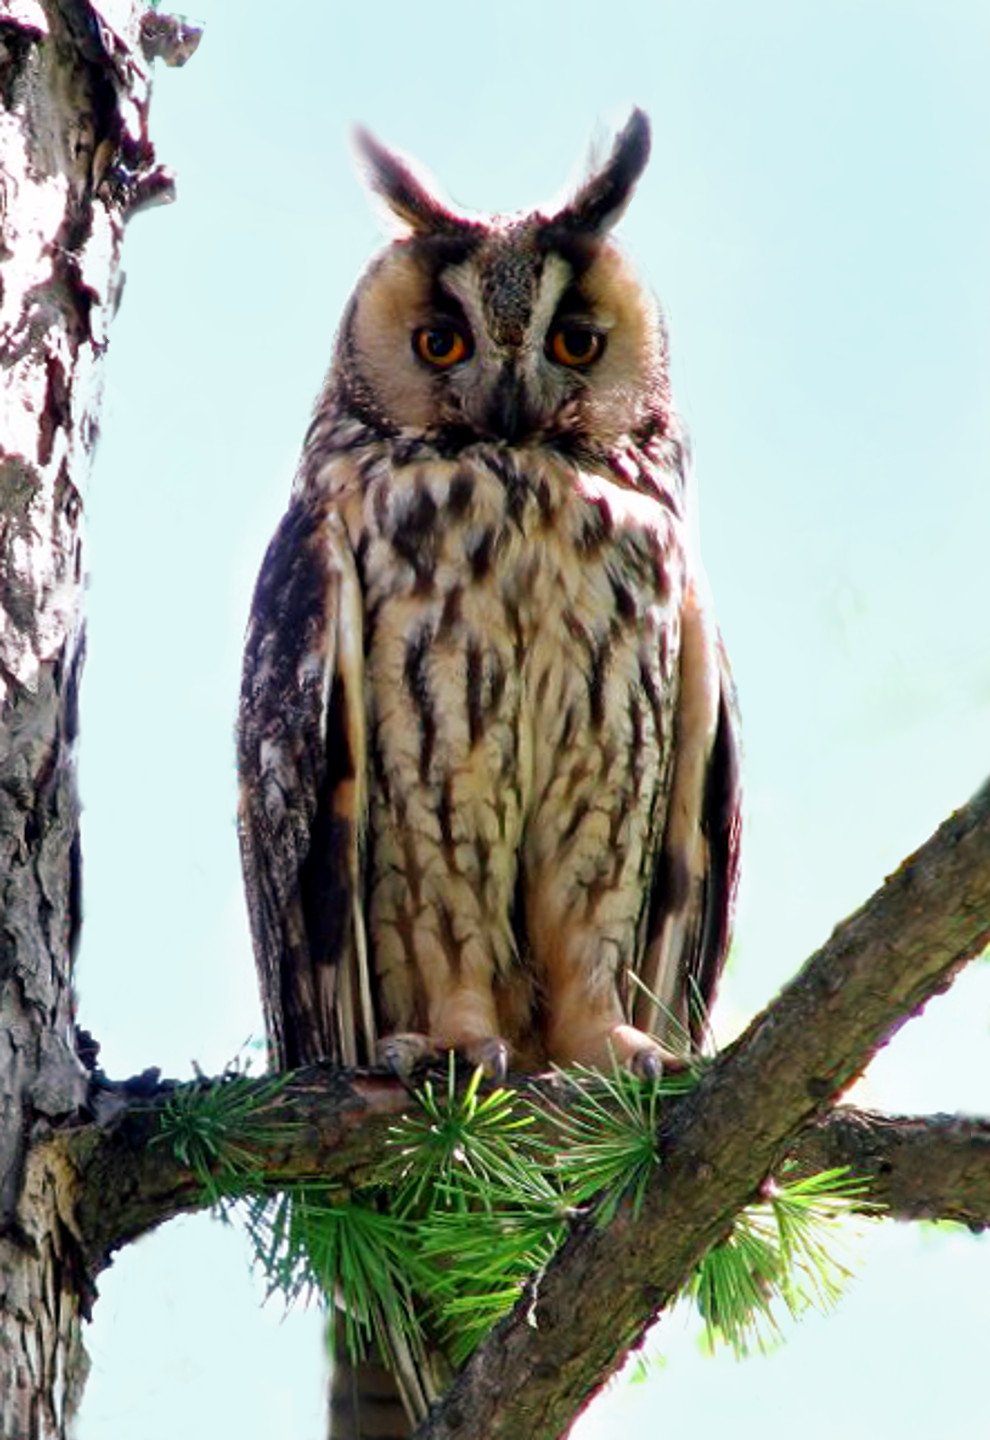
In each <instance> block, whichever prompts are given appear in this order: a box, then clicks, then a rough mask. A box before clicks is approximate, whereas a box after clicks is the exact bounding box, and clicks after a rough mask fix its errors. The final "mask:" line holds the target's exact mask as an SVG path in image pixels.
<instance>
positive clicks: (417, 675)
mask: <svg viewBox="0 0 990 1440" xmlns="http://www.w3.org/2000/svg"><path fill="white" fill-rule="evenodd" d="M432 649H433V631H432V630H431V628H430V626H429V625H424V626H422V627H421V629H419V630H418V631H417V632H416V633H415V634H414V635H412V636H411V637H410V639H409V643H408V645H407V646H406V659H405V665H404V667H403V678H404V679H405V682H406V688H407V689H408V691H409V694H410V695H411V696H412V701H413V704H414V705H415V707H416V714H417V716H418V717H419V778H420V780H422V782H423V784H424V785H425V784H426V783H427V782H428V781H429V778H430V765H431V763H432V760H433V747H434V745H435V743H436V738H437V717H436V709H435V704H434V697H433V691H432V690H431V688H430V654H431V651H432Z"/></svg>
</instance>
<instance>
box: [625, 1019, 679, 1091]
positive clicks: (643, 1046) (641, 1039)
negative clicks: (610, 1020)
mask: <svg viewBox="0 0 990 1440" xmlns="http://www.w3.org/2000/svg"><path fill="white" fill-rule="evenodd" d="M608 1048H609V1051H610V1053H611V1055H612V1056H613V1057H614V1060H615V1063H616V1064H617V1065H624V1066H625V1067H626V1069H627V1070H631V1071H632V1073H633V1074H634V1075H638V1076H639V1077H640V1079H641V1080H659V1079H660V1076H661V1075H663V1074H664V1072H665V1071H671V1070H683V1069H684V1067H685V1063H686V1062H685V1060H684V1057H683V1056H681V1055H675V1054H674V1053H673V1051H671V1050H667V1049H665V1048H664V1046H663V1045H661V1044H660V1043H659V1041H657V1040H654V1039H653V1036H652V1035H647V1034H646V1032H645V1031H644V1030H637V1029H636V1027H635V1025H614V1026H613V1027H612V1029H611V1030H610V1031H609V1035H608Z"/></svg>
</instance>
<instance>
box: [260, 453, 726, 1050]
mask: <svg viewBox="0 0 990 1440" xmlns="http://www.w3.org/2000/svg"><path fill="white" fill-rule="evenodd" d="M311 455H312V451H311ZM303 475H304V479H303V483H302V484H301V486H300V488H299V490H298V491H297V494H296V497H295V499H294V501H293V505H292V507H291V508H290V511H289V513H288V515H287V517H286V520H285V521H284V522H283V525H282V527H281V529H280V531H279V533H278V534H277V536H276V538H275V540H274V541H273V543H272V547H271V549H270V551H269V555H268V557H267V559H266V562H265V567H264V569H263V571H262V576H261V579H260V581H259V586H258V591H257V595H256V598H255V606H254V611H253V617H252V628H251V632H250V640H249V652H248V659H247V661H246V668H245V688H244V698H243V701H242V726H241V773H242V806H241V829H242V838H243V841H244V845H245V854H246V869H247V873H248V889H249V902H250V908H251V912H252V921H253V926H254V931H255V940H256V948H257V949H258V953H259V963H260V964H261V965H262V967H263V970H264V969H265V968H267V970H268V972H269V973H268V975H267V977H265V976H263V979H264V981H265V983H264V984H263V990H264V991H265V992H266V993H267V994H271V993H273V991H272V984H273V981H277V989H276V991H275V993H276V994H278V995H279V996H280V999H279V1001H278V1003H277V1004H276V1005H275V1006H273V1009H274V1010H275V1011H276V1012H281V1017H280V1018H279V1016H278V1015H277V1014H276V1015H275V1016H274V1017H273V1016H270V1017H269V1020H270V1025H271V1028H272V1035H273V1046H274V1050H275V1055H276V1058H277V1059H279V1060H281V1061H282V1062H283V1063H296V1062H297V1061H301V1060H305V1059H310V1058H315V1057H316V1056H317V1055H322V1054H327V1055H332V1056H335V1057H337V1058H340V1059H346V1060H349V1061H352V1062H353V1061H364V1060H368V1059H370V1058H371V1054H372V1047H373V1044H374V1040H375V1037H376V1035H378V1034H381V1033H383V1032H384V1033H388V1032H392V1031H416V1032H425V1033H427V1034H431V1035H435V1036H438V1037H439V1038H441V1039H442V1040H443V1042H444V1043H446V1044H452V1045H457V1044H461V1045H466V1044H469V1043H470V1042H471V1041H472V1039H474V1038H477V1037H480V1036H485V1035H500V1036H504V1037H505V1039H506V1040H507V1041H508V1042H509V1044H510V1046H511V1047H512V1048H513V1051H514V1060H515V1062H516V1063H518V1064H519V1065H520V1066H522V1067H534V1066H537V1065H541V1064H544V1063H545V1062H546V1061H547V1060H548V1059H553V1060H556V1061H560V1062H567V1061H570V1060H581V1061H585V1062H587V1063H601V1064H607V1063H608V1059H609V1056H608V1053H607V1052H606V1050H605V1042H604V1039H603V1037H604V1036H607V1035H608V1034H609V1033H610V1032H611V1031H612V1030H614V1029H615V1026H616V1025H617V1024H618V1023H619V1022H620V1021H622V1020H623V1019H625V1020H627V1021H628V1020H632V1019H634V1020H635V1022H636V1024H637V1025H638V1026H639V1027H640V1028H641V1029H646V1030H652V1031H654V1032H657V1033H661V1034H666V1037H667V1042H668V1043H669V1044H673V1045H674V1047H675V1048H680V1049H682V1050H683V1049H684V1048H686V1047H687V1045H688V1044H689V1043H690V1041H693V1040H696V1039H697V1037H698V1033H699V1027H700V1024H701V1020H700V1016H701V1011H702V1009H703V1006H704V1005H705V1004H707V1003H708V1002H709V1001H710V999H711V996H712V994H713V991H714V986H715V983H716V981H717V978H718V972H719V970H720V968H721V964H722V960H723V958H724V951H725V948H726V944H727V937H728V925H729V916H730V911H731V905H732V898H733V893H734V888H735V875H736V864H737V848H738V847H737V838H738V777H737V764H736V749H735V738H734V718H733V704H732V696H731V684H730V682H729V680H728V675H727V670H726V667H725V662H724V657H723V655H722V653H721V649H720V646H719V643H718V638H717V634H716V632H715V629H714V625H713V623H712V621H711V618H710V615H709V613H708V610H707V608H706V606H705V604H704V603H703V598H702V597H703V594H704V587H703V581H702V576H701V574H700V571H699V569H698V564H697V560H696V557H695V556H693V555H692V554H691V553H690V549H689V542H688V537H687V524H686V520H685V515H684V510H685V497H684V493H683V492H684V485H685V478H684V475H683V473H682V470H681V451H680V448H679V447H678V446H677V445H676V444H675V443H674V442H673V441H662V440H656V441H654V442H652V445H651V446H649V447H647V448H646V449H645V450H643V449H638V448H635V447H633V446H631V445H630V446H627V447H625V449H624V450H617V451H615V452H614V453H613V454H612V455H610V456H609V457H608V459H607V460H601V461H599V462H597V463H595V464H589V465H587V466H582V465H580V464H578V463H577V462H575V461H572V460H570V459H568V458H566V457H564V456H562V455H560V454H558V453H555V452H554V451H552V450H550V449H543V448H540V447H537V446H534V447H531V448H525V449H512V448H510V447H507V446H504V445H483V444H479V445H473V446H469V447H467V448H465V449H464V450H462V451H461V453H460V454H459V455H458V456H457V457H456V458H455V459H443V458H441V457H438V456H437V455H436V454H431V453H429V451H428V450H426V449H425V448H424V447H422V446H417V447H415V448H414V450H413V453H412V454H410V455H404V454H403V452H402V446H401V443H400V442H396V443H395V444H392V445H390V444H387V443H386V444H379V445H376V446H367V447H364V446H360V445H355V446H353V447H352V448H349V449H345V450H344V451H343V453H337V454H335V455H334V457H333V458H332V459H329V460H326V461H324V462H322V463H319V462H317V463H314V464H312V465H311V467H310V468H309V470H308V471H307V470H304V472H303ZM630 976H636V977H639V978H640V980H641V981H642V982H643V986H645V987H646V988H645V989H644V990H642V991H639V990H637V991H635V992H632V991H631V982H630ZM273 1022H274V1023H273Z"/></svg>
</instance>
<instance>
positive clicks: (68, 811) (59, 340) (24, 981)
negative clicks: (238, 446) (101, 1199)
mask: <svg viewBox="0 0 990 1440" xmlns="http://www.w3.org/2000/svg"><path fill="white" fill-rule="evenodd" d="M116 9H117V10H118V11H125V12H126V10H127V6H126V5H117V7H116ZM124 18H125V22H126V25H127V26H129V30H128V33H127V34H125V35H118V34H115V33H114V32H113V31H112V30H111V29H110V28H109V27H108V26H106V25H105V24H103V22H102V21H101V20H100V18H99V16H98V15H97V14H96V12H95V11H93V10H92V9H91V7H90V6H89V5H88V4H85V3H83V0H62V3H58V0H4V3H2V4H0V161H2V166H0V168H2V188H0V213H2V236H0V362H2V363H0V392H2V401H0V403H2V418H0V1357H2V1360H0V1363H2V1378H0V1440H8V1437H10V1440H14V1437H16V1440H33V1437H49V1436H53V1437H54V1436H59V1437H61V1436H64V1435H65V1434H66V1433H67V1429H68V1426H69V1423H70V1420H71V1416H72V1413H73V1411H74V1409H75V1406H76V1401H77V1397H78V1393H79V1390H80V1387H81V1383H82V1380H83V1378H84V1371H85V1364H84V1358H83V1351H82V1346H81V1343H80V1338H79V1317H80V1314H81V1313H82V1312H83V1311H84V1310H85V1307H86V1304H87V1300H88V1290H87V1287H86V1285H85V1284H84V1283H81V1281H82V1277H83V1274H84V1271H83V1270H82V1268H81V1265H80V1259H79V1255H78V1251H77V1246H76V1241H75V1237H74V1235H73V1230H72V1218H71V1211H72V1202H71V1199H70V1191H71V1185H69V1188H68V1190H67V1182H69V1181H71V1176H70V1175H67V1174H66V1172H64V1171H63V1170H62V1169H60V1167H59V1165H58V1163H57V1157H55V1156H53V1155H48V1156H47V1157H46V1160H45V1162H43V1163H38V1164H35V1165H34V1166H33V1167H32V1168H31V1171H30V1174H28V1173H27V1169H26V1164H27V1156H28V1150H29V1146H30V1145H31V1144H33V1143H35V1142H37V1141H38V1140H39V1138H41V1137H43V1136H44V1135H45V1134H46V1133H47V1132H48V1131H49V1130H50V1129H51V1127H52V1126H53V1125H55V1124H56V1123H58V1122H59V1121H60V1120H61V1119H63V1118H64V1117H65V1116H66V1115H69V1114H72V1113H73V1112H74V1111H76V1110H77V1108H78V1107H79V1105H80V1104H81V1103H82V1102H83V1101H84V1099H85V1094H86V1084H87V1076H86V1073H85V1071H84V1069H83V1066H82V1065H81V1064H80V1062H79V1060H78V1058H77V1056H76V1053H75V1048H74V1045H73V1042H72V1034H73V1025H72V986H71V967H72V955H73V947H74V942H75V937H76V934H77V930H78V921H79V834H78V801H77V798H76V785H75V762H74V747H75V736H76V698H77V693H78V685H79V673H80V668H81V664H82V654H83V638H82V634H83V632H82V624H81V612H80V598H81V593H82V591H81V587H82V563H83V562H82V533H81V531H82V510H83V502H82V492H83V488H84V481H85V477H86V474H87V471H88V466H89V459H90V455H91V452H92V449H93V445H94V442H95V438H96V433H97V406H98V403H99V384H98V381H99V371H100V366H101V362H102V358H103V354H104V352H105V349H106V337H107V326H108V323H109V320H110V318H111V314H112V312H113V309H114V305H115V296H116V286H117V261H118V255H119V249H120V241H121V236H122V232H123V222H124V218H125V216H126V214H127V213H128V211H129V210H130V209H132V208H133V207H134V206H135V205H136V204H139V203H144V202H146V201H147V200H148V199H149V198H150V197H151V196H153V195H154V194H157V193H158V192H159V191H162V190H167V179H166V178H165V177H163V176H162V175H161V174H160V172H155V171H154V170H153V168H152V166H151V161H152V152H151V149H150V146H149V145H148V143H147V141H146V139H145V138H144V125H145V116H146V102H147V73H146V69H145V67H144V66H143V64H142V63H141V57H140V51H139V49H138V29H139V11H138V10H137V9H136V8H134V9H133V10H132V11H131V12H130V13H129V14H125V17H124ZM125 117H126V118H125Z"/></svg>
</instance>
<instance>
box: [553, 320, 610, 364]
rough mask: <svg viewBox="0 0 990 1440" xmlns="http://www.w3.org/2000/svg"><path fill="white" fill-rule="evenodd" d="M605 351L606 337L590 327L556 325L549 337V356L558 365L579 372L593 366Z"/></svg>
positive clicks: (573, 324) (572, 324)
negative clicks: (566, 366) (567, 366)
mask: <svg viewBox="0 0 990 1440" xmlns="http://www.w3.org/2000/svg"><path fill="white" fill-rule="evenodd" d="M604 349H605V336H604V335H603V334H602V332H601V331H600V330H594V329H592V327H591V326H590V325H578V324H575V323H571V324H566V323H565V324H563V325H555V326H554V328H553V329H552V330H551V331H550V334H549V335H548V336H547V354H548V355H549V357H550V359H551V360H556V362H557V364H558V365H569V366H570V367H571V369H572V370H579V369H581V368H582V367H583V366H585V365H592V364H593V363H594V362H595V361H596V360H597V359H599V358H600V356H601V354H602V352H603V351H604Z"/></svg>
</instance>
